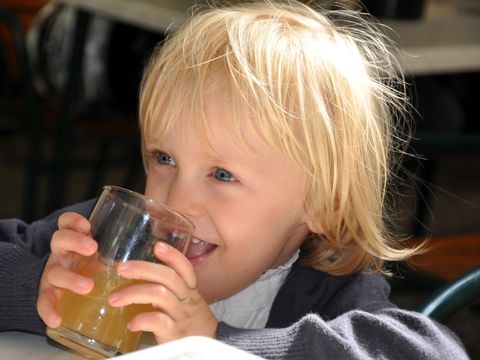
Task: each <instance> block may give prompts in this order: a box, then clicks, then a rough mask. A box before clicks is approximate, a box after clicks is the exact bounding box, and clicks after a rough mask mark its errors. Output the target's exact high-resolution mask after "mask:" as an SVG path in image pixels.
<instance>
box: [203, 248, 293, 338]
mask: <svg viewBox="0 0 480 360" xmlns="http://www.w3.org/2000/svg"><path fill="white" fill-rule="evenodd" d="M299 253H300V251H299V250H298V251H297V252H295V254H294V255H293V256H292V257H291V258H290V259H289V260H288V261H287V262H286V263H285V264H283V265H280V266H279V267H277V268H275V269H268V270H267V271H265V272H264V273H263V274H262V275H261V276H260V277H259V278H258V279H257V280H256V281H255V282H253V283H252V284H250V285H249V286H248V287H246V288H245V289H243V290H241V291H239V292H238V293H236V294H234V295H232V296H230V297H229V298H226V299H223V300H220V301H217V302H216V303H213V304H210V309H211V310H212V311H213V313H214V314H215V316H216V317H217V320H218V321H223V322H225V323H227V324H229V325H231V326H235V327H238V328H250V329H261V328H264V327H265V324H266V323H267V320H268V316H269V314H270V309H271V308H272V304H273V300H274V299H275V296H276V295H277V292H278V290H279V289H280V287H281V286H282V285H283V283H284V282H285V279H286V277H287V275H288V273H289V272H290V269H291V267H292V264H293V263H294V262H295V261H297V259H298V256H299Z"/></svg>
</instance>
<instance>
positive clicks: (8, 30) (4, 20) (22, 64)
mask: <svg viewBox="0 0 480 360" xmlns="http://www.w3.org/2000/svg"><path fill="white" fill-rule="evenodd" d="M0 26H1V28H2V30H3V35H4V36H2V37H1V38H0V131H2V132H3V133H4V134H5V133H6V134H8V133H12V132H17V133H23V134H24V135H25V143H26V161H25V171H24V176H23V193H22V194H21V198H22V214H21V216H22V217H23V218H24V219H26V220H31V219H32V218H33V217H34V215H35V212H36V206H37V204H38V201H37V200H38V190H39V172H40V162H41V148H40V143H41V136H42V135H41V134H42V127H43V123H42V119H41V115H40V112H39V102H38V97H37V95H36V93H35V91H34V88H33V80H32V72H31V69H30V62H29V58H28V53H27V49H26V45H25V35H24V32H23V29H22V27H21V25H20V23H19V21H18V19H17V18H16V16H15V14H14V13H13V12H12V11H10V10H9V9H8V8H7V7H5V6H3V5H1V4H0ZM6 37H10V38H11V39H12V44H13V52H14V56H15V58H16V60H17V62H16V64H17V66H18V79H15V78H14V76H13V75H14V70H13V69H12V68H11V61H9V59H8V58H7V46H9V45H10V44H8V43H2V40H3V39H4V38H6ZM5 155H6V154H5Z"/></svg>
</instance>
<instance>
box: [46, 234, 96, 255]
mask: <svg viewBox="0 0 480 360" xmlns="http://www.w3.org/2000/svg"><path fill="white" fill-rule="evenodd" d="M50 248H51V250H52V253H53V254H59V255H60V256H65V255H68V254H69V253H72V252H73V253H78V254H80V255H84V256H90V255H93V254H94V253H95V252H96V251H97V248H98V244H97V242H96V241H95V240H93V239H92V238H91V237H90V236H87V235H85V234H83V233H79V232H77V231H74V230H68V229H62V230H57V231H55V232H54V233H53V236H52V241H51V243H50Z"/></svg>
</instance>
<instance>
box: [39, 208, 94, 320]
mask: <svg viewBox="0 0 480 360" xmlns="http://www.w3.org/2000/svg"><path fill="white" fill-rule="evenodd" d="M58 228H59V229H58V230H57V231H56V232H55V233H54V234H53V236H52V241H51V244H50V248H51V251H52V252H51V254H50V257H49V258H48V261H47V264H46V265H45V269H44V270H43V274H42V277H41V279H40V287H39V296H38V301H37V310H38V314H39V315H40V317H41V318H42V320H43V321H44V322H45V324H46V325H47V326H49V327H52V328H54V327H58V326H60V324H61V322H62V319H61V317H60V315H59V314H58V312H57V310H56V306H57V304H58V301H59V300H60V299H61V297H62V295H63V291H64V289H68V290H71V291H73V292H75V293H79V294H88V293H89V292H90V291H92V289H93V287H94V282H93V280H92V279H90V278H88V277H85V276H82V275H79V274H76V273H74V272H72V271H71V270H70V268H71V267H72V265H73V263H74V260H75V258H76V257H77V256H78V255H84V256H90V255H93V254H94V253H95V252H96V251H97V243H96V241H95V240H93V239H92V238H91V234H90V222H89V221H88V220H87V219H86V218H84V217H83V216H81V215H79V214H76V213H73V212H67V213H64V214H62V215H61V216H60V217H59V219H58Z"/></svg>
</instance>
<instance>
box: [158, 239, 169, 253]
mask: <svg viewBox="0 0 480 360" xmlns="http://www.w3.org/2000/svg"><path fill="white" fill-rule="evenodd" d="M156 247H157V251H158V252H161V253H165V252H167V251H168V245H167V244H165V243H163V242H158V243H157V245H156Z"/></svg>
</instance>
